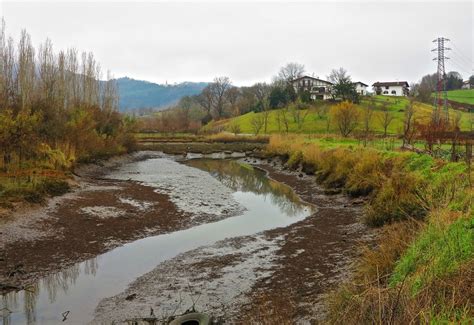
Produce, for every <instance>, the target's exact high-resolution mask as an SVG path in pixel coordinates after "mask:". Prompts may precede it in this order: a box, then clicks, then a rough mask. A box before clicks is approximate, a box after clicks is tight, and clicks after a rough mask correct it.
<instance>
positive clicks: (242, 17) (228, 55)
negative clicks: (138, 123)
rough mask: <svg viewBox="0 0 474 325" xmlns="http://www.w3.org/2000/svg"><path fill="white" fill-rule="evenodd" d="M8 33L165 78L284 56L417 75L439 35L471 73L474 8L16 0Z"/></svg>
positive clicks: (270, 62)
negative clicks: (24, 32) (23, 34)
mask: <svg viewBox="0 0 474 325" xmlns="http://www.w3.org/2000/svg"><path fill="white" fill-rule="evenodd" d="M2 15H3V16H4V18H5V21H6V24H7V34H9V35H11V36H13V37H14V38H15V39H16V40H18V38H19V34H20V31H21V29H26V30H27V31H28V32H29V33H30V34H31V36H32V40H33V42H34V44H35V45H38V44H39V43H40V42H42V41H44V39H46V38H47V37H49V38H50V39H51V40H52V41H53V44H54V47H55V50H58V49H65V48H68V47H75V48H77V49H78V50H79V51H92V52H93V53H94V54H95V56H96V58H97V60H98V61H99V62H100V64H101V66H102V68H103V70H107V69H110V70H111V72H112V73H113V74H114V76H115V77H122V76H129V77H132V78H135V79H143V80H149V81H153V82H158V83H164V82H166V81H168V82H169V83H173V82H181V81H210V80H212V79H213V78H214V77H215V76H228V77H230V78H231V79H232V81H233V82H234V83H235V84H236V85H250V84H252V83H254V82H257V81H270V80H271V78H272V76H273V75H275V74H276V73H277V71H278V68H279V67H280V66H282V65H284V64H285V63H287V62H299V63H302V64H304V65H305V67H306V71H307V73H308V74H309V75H311V74H313V73H314V75H315V76H319V77H320V78H325V77H326V76H327V75H328V74H329V72H330V71H331V69H333V68H338V67H344V68H345V69H347V70H348V71H349V73H350V74H351V75H352V79H353V80H354V81H358V80H360V81H363V82H365V83H370V84H372V83H373V82H375V81H395V80H407V81H409V82H412V81H417V80H419V79H420V78H421V76H422V75H424V74H426V73H430V72H434V71H436V63H435V62H434V61H432V58H433V56H434V55H433V53H431V51H430V50H431V48H433V47H434V44H432V40H433V39H435V38H436V37H438V36H444V37H448V38H450V39H451V41H452V44H451V45H452V46H451V47H453V49H454V51H453V52H452V53H449V54H448V55H449V56H450V57H452V58H453V59H452V60H450V61H449V62H448V63H447V70H457V71H459V72H461V74H462V75H463V77H464V78H466V77H467V75H468V73H473V70H472V69H473V63H472V62H473V51H474V44H473V40H474V26H473V20H474V6H473V2H472V1H466V2H454V1H446V2H439V1H438V2H434V1H432V2H426V1H425V2H417V3H413V2H409V1H399V2H385V1H374V2H356V1H350V2H299V3H295V2H269V1H263V2H240V3H238V2H229V1H220V2H178V3H177V2H176V1H175V2H168V1H165V2H164V1H161V2H141V3H133V2H120V3H116V2H110V1H93V2H87V3H84V2H83V3H73V2H68V1H66V2H65V1H63V2H41V1H34V2H11V1H4V0H0V16H2Z"/></svg>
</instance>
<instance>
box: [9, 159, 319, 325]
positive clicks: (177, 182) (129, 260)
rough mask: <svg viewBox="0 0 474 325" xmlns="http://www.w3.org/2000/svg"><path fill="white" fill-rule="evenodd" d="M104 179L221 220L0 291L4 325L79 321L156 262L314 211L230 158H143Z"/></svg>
mask: <svg viewBox="0 0 474 325" xmlns="http://www.w3.org/2000/svg"><path fill="white" fill-rule="evenodd" d="M109 177H110V178H114V179H123V180H132V181H139V182H143V183H144V184H146V185H149V186H153V187H155V188H156V189H157V191H160V192H163V193H167V194H169V195H170V198H171V199H172V201H173V202H174V203H175V204H176V206H177V207H178V208H180V209H182V210H183V211H187V212H189V211H193V212H195V213H197V214H213V213H215V214H219V215H220V216H221V217H222V219H221V220H219V221H216V222H211V223H205V224H201V225H198V226H194V227H192V228H188V229H185V230H181V231H177V232H172V233H169V234H164V235H159V236H153V237H148V238H144V239H140V240H137V241H134V242H132V243H129V244H126V245H124V246H121V247H118V248H115V249H113V250H111V251H109V252H107V253H105V254H102V255H99V256H97V257H95V258H92V259H90V260H87V261H84V262H82V263H78V264H76V265H74V266H73V267H70V268H68V269H66V270H63V271H61V272H59V273H56V274H52V275H50V276H47V277H45V278H43V279H41V280H39V281H38V282H37V283H36V284H35V285H34V286H32V287H31V288H29V289H28V290H26V291H21V292H17V293H10V294H7V295H5V296H3V297H2V304H3V306H2V307H3V309H2V311H1V312H2V314H3V323H4V324H9V323H11V324H24V323H31V324H56V323H62V321H63V316H62V314H63V313H65V312H68V314H67V321H66V322H65V323H67V324H84V323H87V322H89V321H91V320H92V318H93V312H94V309H95V307H96V306H97V304H98V303H99V302H100V300H101V299H103V298H106V297H109V296H112V295H116V294H118V293H120V292H122V291H123V290H124V289H125V288H126V287H127V284H129V283H130V282H132V281H133V280H134V279H135V278H137V277H138V276H140V275H142V274H144V273H146V272H149V271H150V270H152V269H153V268H154V267H156V266H157V265H158V264H159V263H160V262H163V261H166V260H169V259H171V258H173V257H176V256H177V255H179V254H181V253H184V252H187V251H190V250H192V249H195V248H197V247H201V246H207V245H211V244H213V243H215V242H217V241H219V240H223V239H225V238H233V237H238V236H246V235H252V234H256V233H258V232H261V231H264V230H269V229H273V228H277V227H284V226H288V225H290V224H292V223H294V222H297V221H300V220H302V219H304V218H305V217H307V216H308V215H310V214H311V212H312V211H313V209H314V207H310V206H308V205H306V204H304V203H303V202H301V201H300V199H299V198H298V197H297V196H296V195H295V194H294V192H293V191H292V190H291V189H290V188H289V187H287V186H285V185H283V184H281V183H278V182H276V181H273V180H270V179H268V178H267V177H266V176H265V173H264V172H262V171H260V170H257V169H255V168H253V167H251V166H250V165H246V164H243V163H240V162H238V161H234V160H202V159H200V160H190V161H187V162H186V163H185V164H180V163H178V162H175V161H173V160H170V159H164V158H159V159H149V160H145V161H140V162H134V163H130V164H127V165H124V166H123V167H122V168H120V170H118V171H116V172H113V173H111V174H110V175H109ZM96 213H100V210H98V212H97V211H96ZM157 217H160V216H157ZM10 311H11V312H10Z"/></svg>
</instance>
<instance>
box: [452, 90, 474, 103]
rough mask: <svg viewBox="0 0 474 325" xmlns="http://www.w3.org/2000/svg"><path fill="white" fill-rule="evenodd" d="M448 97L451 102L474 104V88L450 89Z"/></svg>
mask: <svg viewBox="0 0 474 325" xmlns="http://www.w3.org/2000/svg"><path fill="white" fill-rule="evenodd" d="M448 99H449V100H451V101H453V102H458V103H463V104H471V105H474V89H460V90H450V91H448Z"/></svg>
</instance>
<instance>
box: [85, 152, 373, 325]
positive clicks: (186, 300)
mask: <svg viewBox="0 0 474 325" xmlns="http://www.w3.org/2000/svg"><path fill="white" fill-rule="evenodd" d="M245 160H246V162H247V163H251V164H253V165H255V166H258V167H259V168H261V169H264V170H266V171H267V173H268V175H269V176H270V177H271V178H273V179H275V180H277V181H280V182H283V183H285V184H287V185H289V186H291V187H292V188H293V189H294V190H295V191H296V193H297V194H298V195H300V196H301V197H302V198H303V199H304V200H305V201H307V202H309V203H311V204H314V205H316V206H317V208H318V209H317V211H316V212H315V213H314V214H312V215H311V216H310V217H308V218H306V219H305V220H303V221H300V222H297V223H295V224H292V225H291V226H288V227H284V228H277V229H274V230H271V231H265V232H263V233H260V234H257V235H253V236H245V237H238V238H233V239H228V240H223V241H220V242H218V243H216V244H214V245H211V246H208V247H203V248H198V249H195V250H193V251H189V252H186V253H184V254H181V255H179V256H177V257H175V258H173V259H170V260H168V261H166V262H164V263H161V264H159V265H158V266H157V267H156V268H155V269H154V270H153V271H151V272H149V273H147V274H145V275H143V276H141V277H139V278H138V279H137V280H136V281H134V282H132V283H131V284H130V285H129V286H128V288H127V290H125V291H124V292H122V293H121V294H119V295H116V296H114V297H110V298H107V299H104V300H102V301H101V303H100V304H99V306H98V307H97V309H96V312H95V319H94V322H96V323H100V322H103V321H105V320H108V321H110V320H114V321H118V322H120V321H124V320H126V319H130V318H134V317H139V316H142V317H143V316H145V315H148V314H149V310H150V308H153V309H154V311H155V314H156V316H157V317H158V318H159V319H166V317H168V316H170V315H173V314H174V315H177V314H180V313H183V312H184V311H185V310H186V309H188V308H189V307H190V306H192V304H193V301H194V302H196V300H197V303H196V304H195V305H196V306H195V307H196V309H198V310H201V311H207V312H209V313H210V314H212V315H213V316H214V317H216V318H218V319H222V320H225V321H226V322H229V323H268V322H270V323H271V322H272V321H274V322H277V323H278V322H281V321H284V322H286V323H289V322H291V323H292V322H298V323H307V322H318V321H320V320H322V319H323V318H324V305H323V298H324V294H325V293H327V292H328V291H329V290H330V289H331V288H333V287H334V284H335V283H337V282H339V281H341V280H342V278H344V277H345V276H347V274H348V272H349V271H350V262H351V260H352V258H353V257H354V256H355V255H356V254H357V244H358V243H360V242H361V241H367V240H369V239H370V237H369V236H367V235H366V234H367V229H366V228H365V227H364V226H363V225H362V224H361V223H360V222H359V216H360V215H361V213H362V209H361V204H362V203H363V201H361V200H351V199H349V198H347V197H346V196H344V195H342V194H337V195H331V196H329V195H327V194H325V192H326V191H325V190H324V189H322V188H320V187H319V186H317V185H316V183H315V182H314V178H313V177H311V176H305V175H303V174H301V173H300V172H289V171H285V170H284V167H283V165H282V164H281V162H280V161H279V160H278V159H273V160H270V161H267V160H259V159H254V158H247V159H245Z"/></svg>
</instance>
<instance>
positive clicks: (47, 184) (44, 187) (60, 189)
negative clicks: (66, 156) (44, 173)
mask: <svg viewBox="0 0 474 325" xmlns="http://www.w3.org/2000/svg"><path fill="white" fill-rule="evenodd" d="M37 190H38V191H40V192H41V193H45V194H49V195H52V196H59V195H63V194H65V193H67V192H68V191H69V190H70V186H69V184H68V182H66V181H65V180H62V179H49V178H47V179H45V180H43V181H42V182H41V183H40V184H39V185H38V186H37Z"/></svg>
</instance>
